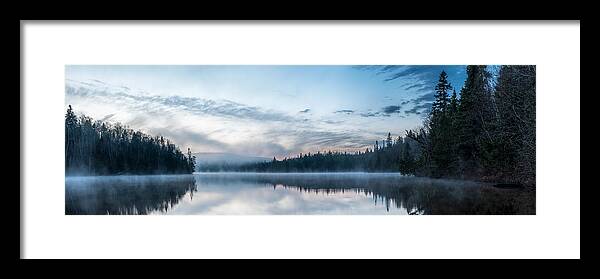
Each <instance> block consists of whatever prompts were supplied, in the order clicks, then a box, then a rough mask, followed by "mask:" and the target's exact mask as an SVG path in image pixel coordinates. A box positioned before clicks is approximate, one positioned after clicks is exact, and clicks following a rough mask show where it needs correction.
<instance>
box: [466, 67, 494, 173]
mask: <svg viewBox="0 0 600 279" xmlns="http://www.w3.org/2000/svg"><path fill="white" fill-rule="evenodd" d="M489 78H490V74H489V73H488V72H487V71H486V66H478V65H469V66H467V79H466V81H465V84H464V86H463V88H462V89H461V94H460V96H461V97H460V105H459V109H458V111H459V113H458V115H457V116H458V117H457V132H458V142H459V146H458V151H459V156H460V159H461V165H460V169H461V172H462V173H464V174H466V175H469V176H481V175H483V171H484V169H483V168H484V166H483V163H484V161H485V159H483V157H484V152H485V150H489V148H488V146H487V145H489V144H491V143H492V142H493V138H492V131H491V128H492V125H493V123H494V120H493V117H492V115H493V113H492V110H491V107H492V106H491V92H490V91H491V90H490V88H489V84H490V83H489Z"/></svg>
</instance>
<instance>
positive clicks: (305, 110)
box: [299, 109, 310, 113]
mask: <svg viewBox="0 0 600 279" xmlns="http://www.w3.org/2000/svg"><path fill="white" fill-rule="evenodd" d="M309 111H310V109H303V110H301V111H299V113H307V112H309Z"/></svg>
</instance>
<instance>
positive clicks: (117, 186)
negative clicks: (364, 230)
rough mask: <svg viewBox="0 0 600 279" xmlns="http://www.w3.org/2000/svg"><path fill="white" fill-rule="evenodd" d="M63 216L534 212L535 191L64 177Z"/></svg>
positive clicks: (394, 179) (298, 178)
mask: <svg viewBox="0 0 600 279" xmlns="http://www.w3.org/2000/svg"><path fill="white" fill-rule="evenodd" d="M66 198H67V200H66V213H67V214H369V215H371V214H411V215H419V214H433V215H440V214H535V193H531V192H528V191H523V190H518V189H497V188H494V187H491V186H489V185H481V184H477V183H473V182H464V181H450V180H434V179H426V178H415V177H404V176H401V175H398V174H362V173H343V174H340V173H337V174H335V173H330V174H256V173H209V174H205V173H203V174H196V175H194V176H191V175H190V176H166V177H163V176H159V177H113V178H108V179H107V178H101V179H87V180H86V179H79V180H76V179H75V180H69V179H68V180H67V195H66Z"/></svg>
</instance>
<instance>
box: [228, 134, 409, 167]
mask: <svg viewBox="0 0 600 279" xmlns="http://www.w3.org/2000/svg"><path fill="white" fill-rule="evenodd" d="M416 156H418V147H417V143H416V142H414V141H412V140H410V139H406V138H402V137H398V138H397V139H396V140H394V139H393V138H392V134H391V133H388V136H387V137H386V138H385V139H384V140H383V141H382V142H381V143H380V142H379V141H376V142H375V145H374V146H373V149H367V150H365V151H364V152H361V151H358V152H355V153H347V152H332V151H327V152H323V153H322V152H317V153H313V154H311V153H308V154H302V153H301V154H299V155H298V156H297V157H294V158H284V159H283V160H277V159H276V158H273V160H271V161H269V162H263V163H251V164H245V165H242V166H232V167H230V168H227V167H225V168H221V169H219V170H220V171H254V172H341V171H368V172H398V171H400V172H401V173H405V174H413V173H414V169H415V163H414V161H415V159H414V158H415V157H416Z"/></svg>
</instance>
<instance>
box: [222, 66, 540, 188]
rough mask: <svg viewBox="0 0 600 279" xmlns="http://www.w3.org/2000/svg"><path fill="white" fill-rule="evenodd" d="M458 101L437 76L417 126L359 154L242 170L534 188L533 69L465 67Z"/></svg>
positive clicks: (296, 159)
mask: <svg viewBox="0 0 600 279" xmlns="http://www.w3.org/2000/svg"><path fill="white" fill-rule="evenodd" d="M466 72H467V79H466V81H465V83H464V86H463V88H461V89H460V96H459V95H458V94H457V93H456V90H454V88H453V86H452V85H451V84H450V82H449V81H448V75H447V74H446V72H444V71H442V72H441V73H440V76H439V80H438V82H437V84H436V86H435V100H434V102H433V103H432V106H431V110H430V112H429V114H428V116H427V117H426V119H425V120H424V123H423V125H422V127H420V128H417V129H413V130H408V131H406V135H405V137H398V138H397V139H395V140H393V139H392V137H391V134H388V137H387V138H386V139H384V140H383V141H382V142H381V143H380V142H379V141H376V143H375V145H374V146H373V148H372V149H371V148H369V149H367V150H365V151H364V152H360V151H359V152H356V153H340V152H331V151H328V152H325V153H321V152H317V153H316V154H310V153H309V154H299V155H298V156H297V157H294V158H285V159H283V160H276V159H275V158H273V160H272V161H270V162H264V163H253V164H246V165H242V166H239V167H232V169H231V170H238V171H259V172H306V171H355V170H362V171H399V172H401V173H405V174H413V175H418V176H429V177H436V178H441V177H448V178H462V179H475V180H484V181H493V182H505V183H518V184H523V185H529V186H535V93H536V92H535V90H536V88H535V85H536V68H535V66H521V65H506V66H501V67H500V69H499V72H498V76H497V78H495V79H494V78H493V77H492V75H491V74H490V72H489V71H488V69H487V66H479V65H470V66H467V69H466Z"/></svg>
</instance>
